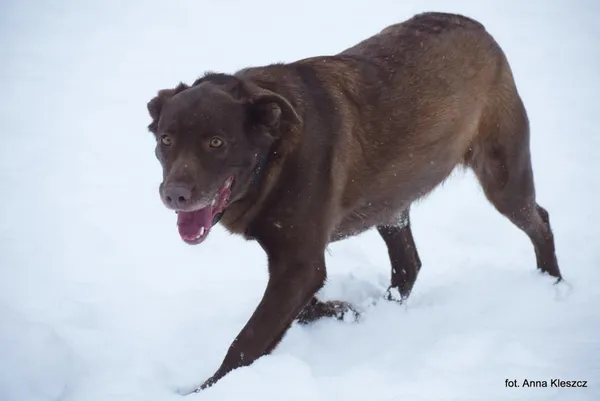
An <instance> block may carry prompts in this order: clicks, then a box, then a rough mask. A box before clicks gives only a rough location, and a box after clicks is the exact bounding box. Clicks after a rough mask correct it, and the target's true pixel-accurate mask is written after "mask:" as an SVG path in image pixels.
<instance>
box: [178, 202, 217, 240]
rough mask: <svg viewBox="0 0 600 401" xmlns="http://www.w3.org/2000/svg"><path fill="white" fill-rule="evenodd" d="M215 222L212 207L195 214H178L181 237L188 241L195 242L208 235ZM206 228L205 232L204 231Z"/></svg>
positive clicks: (197, 211)
mask: <svg viewBox="0 0 600 401" xmlns="http://www.w3.org/2000/svg"><path fill="white" fill-rule="evenodd" d="M212 221H213V213H212V207H211V206H207V207H205V208H203V209H200V210H196V211H195V212H179V213H177V226H178V228H179V235H181V238H183V239H186V240H195V239H196V238H198V236H200V235H206V233H207V232H208V230H210V228H211V226H212ZM202 228H204V231H202Z"/></svg>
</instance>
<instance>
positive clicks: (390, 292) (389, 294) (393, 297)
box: [383, 287, 408, 304]
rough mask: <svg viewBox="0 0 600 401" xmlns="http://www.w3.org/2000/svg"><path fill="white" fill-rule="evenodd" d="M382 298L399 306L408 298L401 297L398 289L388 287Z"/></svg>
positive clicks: (405, 296) (406, 296)
mask: <svg viewBox="0 0 600 401" xmlns="http://www.w3.org/2000/svg"><path fill="white" fill-rule="evenodd" d="M383 298H384V299H385V300H386V301H392V302H397V303H399V304H403V303H404V302H405V301H406V299H407V298H408V294H407V295H402V294H401V293H400V290H399V289H398V287H389V288H388V289H387V291H386V292H385V294H383Z"/></svg>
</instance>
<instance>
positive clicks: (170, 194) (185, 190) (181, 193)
mask: <svg viewBox="0 0 600 401" xmlns="http://www.w3.org/2000/svg"><path fill="white" fill-rule="evenodd" d="M192 192H193V191H192V187H191V186H189V185H185V184H181V183H175V184H169V185H167V186H165V188H164V198H165V202H166V204H167V205H168V206H169V207H171V208H173V209H183V208H185V207H187V206H188V205H189V203H190V202H191V200H192Z"/></svg>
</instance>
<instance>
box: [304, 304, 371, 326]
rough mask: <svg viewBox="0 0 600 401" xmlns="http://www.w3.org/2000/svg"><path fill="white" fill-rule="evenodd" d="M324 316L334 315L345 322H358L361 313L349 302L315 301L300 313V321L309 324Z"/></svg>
mask: <svg viewBox="0 0 600 401" xmlns="http://www.w3.org/2000/svg"><path fill="white" fill-rule="evenodd" d="M324 317H333V318H335V319H338V320H341V321H343V322H356V321H358V319H359V317H360V313H359V312H358V311H357V310H356V308H354V306H352V304H350V303H349V302H343V301H327V302H322V301H313V302H311V303H310V304H309V305H307V306H306V307H305V308H304V309H303V310H302V312H300V314H299V315H298V318H297V320H298V323H301V324H309V323H312V322H314V321H316V320H319V319H322V318H324Z"/></svg>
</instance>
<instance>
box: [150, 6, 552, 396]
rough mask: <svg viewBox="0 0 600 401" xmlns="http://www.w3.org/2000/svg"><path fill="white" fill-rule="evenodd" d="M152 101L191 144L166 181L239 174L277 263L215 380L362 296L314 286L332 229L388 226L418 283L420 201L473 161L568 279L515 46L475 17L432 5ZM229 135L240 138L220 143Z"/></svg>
mask: <svg viewBox="0 0 600 401" xmlns="http://www.w3.org/2000/svg"><path fill="white" fill-rule="evenodd" d="M148 108H149V111H150V114H151V116H152V117H153V121H152V123H151V124H150V126H149V128H150V130H151V131H152V132H154V133H155V134H156V135H157V137H160V135H162V134H163V133H168V134H169V135H171V136H172V137H173V138H174V141H175V143H176V144H177V142H178V143H179V145H173V146H174V147H173V148H172V149H169V150H167V149H164V147H163V146H162V145H161V144H160V141H159V145H158V146H157V154H158V156H159V159H160V160H161V163H162V165H163V168H164V180H165V181H164V183H163V185H164V184H165V183H172V182H177V183H178V184H181V185H188V186H190V187H191V186H194V188H196V189H197V188H202V189H204V188H205V189H206V191H211V190H214V189H213V188H214V187H215V185H218V182H221V181H222V180H223V179H224V177H225V176H227V175H230V174H234V175H235V177H236V181H235V185H234V188H233V194H232V198H231V201H230V203H229V205H228V207H227V210H226V213H225V214H224V216H223V218H222V220H221V222H222V224H223V225H224V226H225V227H226V228H227V229H228V230H229V231H231V232H233V233H237V234H242V235H244V236H245V237H246V238H249V239H255V240H256V241H257V242H258V243H259V244H260V245H261V246H262V247H263V249H264V250H265V252H266V254H267V256H268V261H269V277H270V278H269V282H268V285H267V288H266V291H265V294H264V297H263V299H262V301H261V302H260V304H259V305H258V307H257V308H256V311H255V312H254V314H253V315H252V317H251V318H250V320H249V321H248V323H247V324H246V326H245V327H244V328H243V329H242V331H241V332H240V333H239V335H238V336H237V338H236V339H235V341H234V342H233V343H232V345H231V347H230V349H229V351H228V352H227V355H226V356H225V359H224V361H223V363H222V365H221V367H220V368H219V369H218V370H217V371H216V373H215V374H214V375H213V377H211V378H210V379H209V380H207V381H206V382H205V383H204V384H203V385H202V386H201V388H206V387H208V386H210V385H212V384H213V383H215V382H216V381H217V380H219V379H220V378H222V377H223V376H224V375H225V374H227V373H228V372H230V371H231V370H233V369H235V368H238V367H241V366H245V365H248V364H251V363H252V362H253V361H255V360H256V359H257V358H259V357H261V356H262V355H265V354H267V353H269V352H271V350H272V349H273V348H274V347H275V346H276V345H277V344H278V342H279V341H280V340H281V338H282V337H283V335H284V334H285V332H286V330H287V329H288V328H289V326H290V325H291V324H292V322H293V321H294V319H296V318H298V319H299V320H300V321H301V322H305V323H306V322H310V321H313V320H315V319H318V318H320V317H322V316H340V315H341V314H342V313H343V312H347V311H349V310H352V309H351V306H350V305H347V304H345V303H324V302H320V301H317V300H316V298H314V295H315V293H316V292H317V291H318V290H319V289H320V288H321V287H322V286H323V284H324V282H325V279H326V267H325V256H324V252H325V248H326V247H327V245H328V244H329V243H330V242H332V241H336V240H340V239H343V238H346V237H349V236H352V235H356V234H358V233H361V232H363V231H365V230H368V229H370V228H372V227H376V228H377V230H378V231H379V233H380V234H381V236H382V238H383V239H384V241H385V243H386V245H387V248H388V251H389V256H390V260H391V265H392V279H391V285H390V291H389V294H388V297H390V298H392V297H393V295H394V293H396V292H398V293H399V297H400V299H405V298H406V297H408V296H409V294H410V292H411V290H412V288H413V285H414V283H415V280H416V278H417V274H418V272H419V269H420V267H421V262H420V259H419V255H418V253H417V250H416V247H415V243H414V240H413V236H412V233H411V229H410V222H409V209H410V205H411V204H412V203H413V202H414V201H416V200H418V199H419V198H422V197H424V196H425V195H427V194H428V193H429V192H431V191H432V190H433V189H434V188H436V187H437V186H438V185H439V184H440V183H441V182H442V181H444V180H445V179H446V178H447V177H448V176H449V174H450V173H451V172H452V170H453V169H454V168H455V167H457V166H461V165H462V166H465V167H470V168H472V169H473V170H474V172H475V174H476V176H477V177H478V179H479V181H480V183H481V185H482V187H483V189H484V192H485V195H486V196H487V198H488V200H489V201H490V202H491V203H492V204H493V205H494V206H495V207H496V209H497V210H498V211H499V212H500V213H502V214H503V215H504V216H506V217H507V218H508V219H510V221H512V222H513V223H514V224H515V225H516V226H517V227H519V228H520V229H521V230H523V231H524V232H525V233H526V234H527V235H528V236H529V238H530V239H531V242H532V244H533V246H534V249H535V253H536V256H537V267H538V268H539V269H541V270H542V271H543V272H547V273H549V274H550V275H552V276H554V277H557V278H558V279H560V278H561V273H560V271H559V267H558V264H557V260H556V256H555V249H554V240H553V236H552V231H551V228H550V224H549V220H548V213H547V212H546V211H545V210H544V209H543V208H542V207H541V206H539V205H538V204H537V203H536V198H535V189H534V182H533V173H532V167H531V159H530V150H529V123H528V118H527V113H526V110H525V108H524V105H523V103H522V101H521V98H520V96H519V94H518V91H517V88H516V86H515V82H514V80H513V75H512V73H511V69H510V67H509V64H508V62H507V60H506V57H505V55H504V53H503V52H502V50H501V48H500V47H499V45H498V44H497V43H496V41H495V40H494V39H493V38H492V36H490V35H489V34H488V33H487V32H486V30H485V29H484V27H483V26H482V25H481V24H479V23H478V22H476V21H474V20H472V19H469V18H466V17H464V16H459V15H452V14H443V13H424V14H420V15H417V16H415V17H413V18H411V19H409V20H407V21H405V22H403V23H400V24H396V25H393V26H390V27H388V28H386V29H384V30H383V31H382V32H380V33H379V34H377V35H375V36H373V37H371V38H368V39H366V40H365V41H363V42H361V43H359V44H357V45H356V46H353V47H351V48H349V49H347V50H345V51H343V52H341V53H339V54H337V55H333V56H324V57H314V58H309V59H304V60H300V61H296V62H293V63H289V64H274V65H268V66H263V67H256V68H247V69H244V70H241V71H239V72H237V73H236V74H234V75H226V74H207V75H206V76H204V77H203V78H201V79H199V80H197V81H196V82H194V84H193V85H192V86H191V87H188V86H186V85H183V84H181V85H180V86H179V87H177V88H175V89H171V90H163V91H161V92H159V95H158V96H157V97H156V98H154V99H153V100H152V101H150V103H149V107H148ZM216 133H217V134H219V135H221V136H223V137H224V138H225V139H226V140H227V141H228V143H230V144H231V146H230V148H228V149H227V150H223V151H220V153H215V152H213V151H212V150H207V148H206V146H205V145H204V144H205V143H206V140H207V138H210V137H211V136H212V135H215V134H216ZM261 160H267V162H266V168H265V169H264V170H263V171H262V172H261V174H260V180H259V181H258V182H254V181H253V179H254V178H256V177H254V175H253V171H255V169H256V168H257V166H258V165H259V164H260V163H261ZM161 188H162V186H161ZM163 196H164V194H163ZM198 196H200V195H198Z"/></svg>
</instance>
